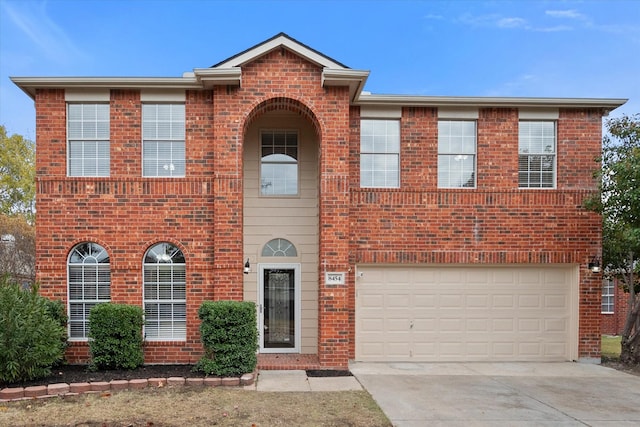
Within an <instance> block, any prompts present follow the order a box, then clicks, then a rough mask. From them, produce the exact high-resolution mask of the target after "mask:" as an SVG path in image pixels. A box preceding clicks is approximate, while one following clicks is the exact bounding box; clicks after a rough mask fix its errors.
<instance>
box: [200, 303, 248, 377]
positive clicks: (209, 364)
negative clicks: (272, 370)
mask: <svg viewBox="0 0 640 427" xmlns="http://www.w3.org/2000/svg"><path fill="white" fill-rule="evenodd" d="M198 317H200V320H202V323H201V324H200V335H201V339H202V345H203V346H204V351H205V354H204V356H203V357H202V359H200V361H198V363H197V364H196V368H195V369H196V370H198V371H200V372H203V373H205V374H206V375H217V376H236V375H242V374H246V373H248V372H253V371H254V369H255V368H256V365H257V364H258V358H257V356H256V351H257V349H258V329H257V326H256V305H255V304H254V303H253V302H249V301H206V302H204V303H203V304H202V305H201V306H200V309H199V310H198Z"/></svg>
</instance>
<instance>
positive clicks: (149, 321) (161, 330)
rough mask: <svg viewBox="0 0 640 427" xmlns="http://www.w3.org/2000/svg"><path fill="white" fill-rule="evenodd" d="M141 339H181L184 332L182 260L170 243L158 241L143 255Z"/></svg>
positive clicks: (185, 309)
mask: <svg viewBox="0 0 640 427" xmlns="http://www.w3.org/2000/svg"><path fill="white" fill-rule="evenodd" d="M143 270H144V286H143V287H144V291H143V292H144V297H143V298H144V314H145V339H146V340H149V341H167V340H169V341H183V340H185V339H186V332H187V300H186V263H185V259H184V255H183V254H182V251H180V249H178V247H176V246H175V245H173V244H171V243H166V242H163V243H158V244H156V245H154V246H152V247H151V248H149V250H148V251H147V253H146V254H145V256H144V266H143Z"/></svg>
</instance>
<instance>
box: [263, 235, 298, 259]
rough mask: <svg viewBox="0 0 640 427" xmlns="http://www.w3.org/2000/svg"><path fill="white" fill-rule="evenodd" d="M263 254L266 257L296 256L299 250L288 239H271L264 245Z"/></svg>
mask: <svg viewBox="0 0 640 427" xmlns="http://www.w3.org/2000/svg"><path fill="white" fill-rule="evenodd" d="M262 256H264V257H272V256H275V257H296V256H298V250H297V249H296V247H295V246H294V245H293V243H291V242H290V241H288V240H287V239H273V240H269V241H268V242H267V243H266V244H265V245H264V246H263V247H262Z"/></svg>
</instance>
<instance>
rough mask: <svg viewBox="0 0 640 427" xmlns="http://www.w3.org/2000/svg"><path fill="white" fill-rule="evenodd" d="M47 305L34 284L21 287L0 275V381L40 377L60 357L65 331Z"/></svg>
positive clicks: (61, 356) (62, 354)
mask: <svg viewBox="0 0 640 427" xmlns="http://www.w3.org/2000/svg"><path fill="white" fill-rule="evenodd" d="M49 304H50V303H49V300H47V299H46V298H44V297H42V296H40V295H38V287H37V286H33V287H32V288H31V289H23V288H22V287H21V286H20V285H19V284H17V283H15V282H12V281H11V280H10V279H9V278H8V277H3V278H0V382H7V383H12V382H17V381H26V380H34V379H38V378H44V377H46V376H48V375H49V374H51V367H52V366H53V365H54V364H56V363H58V362H60V361H61V360H62V358H63V356H64V342H65V340H66V330H65V329H64V328H63V327H62V326H61V325H60V323H59V322H58V321H57V320H55V319H54V318H53V317H52V316H51V315H50V314H49ZM63 308H64V307H63Z"/></svg>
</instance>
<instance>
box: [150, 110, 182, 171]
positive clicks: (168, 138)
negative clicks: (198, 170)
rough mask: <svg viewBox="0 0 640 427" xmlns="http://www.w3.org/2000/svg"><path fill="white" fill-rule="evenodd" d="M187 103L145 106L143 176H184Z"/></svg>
mask: <svg viewBox="0 0 640 427" xmlns="http://www.w3.org/2000/svg"><path fill="white" fill-rule="evenodd" d="M184 129H185V108H184V104H143V105H142V175H143V176H146V177H184V176H185V130H184Z"/></svg>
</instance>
